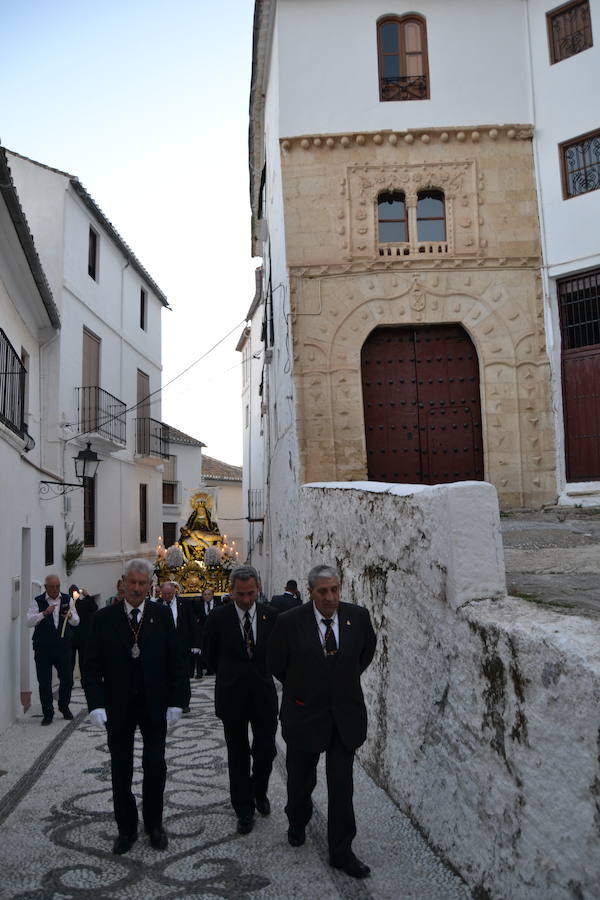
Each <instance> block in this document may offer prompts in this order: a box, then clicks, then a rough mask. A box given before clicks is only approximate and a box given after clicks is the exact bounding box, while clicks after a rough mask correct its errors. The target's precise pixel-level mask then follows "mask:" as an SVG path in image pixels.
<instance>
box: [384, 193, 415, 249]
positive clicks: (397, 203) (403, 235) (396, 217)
mask: <svg viewBox="0 0 600 900" xmlns="http://www.w3.org/2000/svg"><path fill="white" fill-rule="evenodd" d="M377 218H378V225H379V243H380V244H389V243H394V244H400V243H404V242H405V241H408V223H407V221H406V202H405V197H404V194H403V193H402V191H386V192H385V193H383V194H380V195H379V197H378V198H377Z"/></svg>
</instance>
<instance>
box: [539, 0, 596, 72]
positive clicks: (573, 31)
mask: <svg viewBox="0 0 600 900" xmlns="http://www.w3.org/2000/svg"><path fill="white" fill-rule="evenodd" d="M546 21H547V23H548V44H549V47H550V63H551V64H552V65H554V63H557V62H561V61H562V60H563V59H568V58H569V57H570V56H575V55H576V54H577V53H581V52H582V51H583V50H587V49H588V47H591V46H592V44H593V39H592V20H591V17H590V4H589V3H588V2H587V0H585V2H582V0H574V2H571V3H565V4H563V6H559V7H558V8H557V9H555V10H552V11H551V12H549V13H547V14H546Z"/></svg>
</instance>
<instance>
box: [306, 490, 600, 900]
mask: <svg viewBox="0 0 600 900" xmlns="http://www.w3.org/2000/svg"><path fill="white" fill-rule="evenodd" d="M300 518H301V524H300V533H301V534H304V536H305V542H304V551H303V552H304V560H303V566H302V571H303V572H306V571H308V569H309V568H310V566H311V565H314V564H316V563H318V562H321V561H322V562H331V563H333V564H337V565H338V566H339V567H340V569H341V571H342V573H343V579H344V580H343V595H344V597H345V599H347V600H352V601H355V602H358V603H361V604H364V605H365V606H367V607H368V608H369V610H370V612H371V615H372V618H373V622H374V625H375V627H376V629H377V632H378V648H377V654H376V657H375V660H374V662H373V664H372V666H371V667H370V669H369V670H368V672H367V673H366V675H365V676H364V679H363V682H364V689H365V696H366V699H367V703H368V707H369V710H370V728H369V737H368V740H367V743H366V744H365V745H364V747H363V748H362V751H361V756H362V761H363V763H364V765H365V766H366V768H367V769H368V770H369V772H370V773H371V774H372V775H373V776H374V777H375V779H376V780H377V781H378V782H379V783H380V784H381V785H382V786H383V787H384V788H385V789H386V790H387V791H388V793H389V794H390V795H391V796H392V797H393V798H394V799H395V800H396V801H397V802H398V804H399V805H400V807H401V808H402V809H404V810H406V811H407V812H408V813H409V814H410V815H411V816H413V817H414V819H415V820H416V821H417V822H418V824H419V826H420V827H421V828H422V829H423V831H424V832H425V833H426V834H427V836H428V838H429V840H430V841H431V843H432V844H433V845H434V846H435V847H437V848H438V849H439V850H440V852H441V853H442V854H443V856H444V857H445V858H446V859H447V860H449V861H450V862H451V863H452V864H453V865H454V866H455V867H456V868H457V869H458V870H459V871H460V872H461V873H462V874H463V876H464V877H465V879H466V880H467V882H468V883H469V885H470V886H471V888H472V889H473V890H474V896H476V897H477V898H479V900H486V898H494V900H500V898H502V900H505V898H508V897H510V898H512V900H521V898H522V900H555V898H556V900H558V898H565V900H567V898H569V900H571V898H579V900H584V898H585V900H588V898H597V897H598V896H600V894H599V891H598V885H600V757H599V754H600V706H599V702H598V701H599V700H600V640H599V638H600V627H599V625H598V623H596V622H593V621H588V620H583V619H580V618H578V617H575V616H562V615H560V614H557V613H553V612H550V611H548V610H545V609H542V608H541V607H537V606H534V605H532V604H528V603H526V602H524V601H520V600H516V599H515V598H510V597H506V596H505V582H504V571H503V565H502V547H501V538H500V531H499V518H498V507H497V501H496V497H495V491H494V488H493V487H492V486H491V485H488V484H484V483H480V482H478V483H475V482H473V483H463V484H451V485H439V486H435V487H423V486H408V487H407V486H405V485H404V486H401V485H398V486H391V485H377V484H372V483H368V484H339V485H307V486H304V487H303V488H302V489H301V491H300Z"/></svg>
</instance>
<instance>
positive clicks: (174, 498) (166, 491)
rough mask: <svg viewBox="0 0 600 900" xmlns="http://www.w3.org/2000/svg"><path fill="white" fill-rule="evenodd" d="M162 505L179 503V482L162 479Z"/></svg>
mask: <svg viewBox="0 0 600 900" xmlns="http://www.w3.org/2000/svg"><path fill="white" fill-rule="evenodd" d="M162 502H163V506H177V505H178V504H179V503H181V482H180V481H164V480H163V483H162Z"/></svg>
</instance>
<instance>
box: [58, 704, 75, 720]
mask: <svg viewBox="0 0 600 900" xmlns="http://www.w3.org/2000/svg"><path fill="white" fill-rule="evenodd" d="M58 708H59V710H60V711H61V713H62V716H63V719H72V718H73V713H72V712H71V710H70V709H69V707H68V706H59V707H58Z"/></svg>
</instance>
